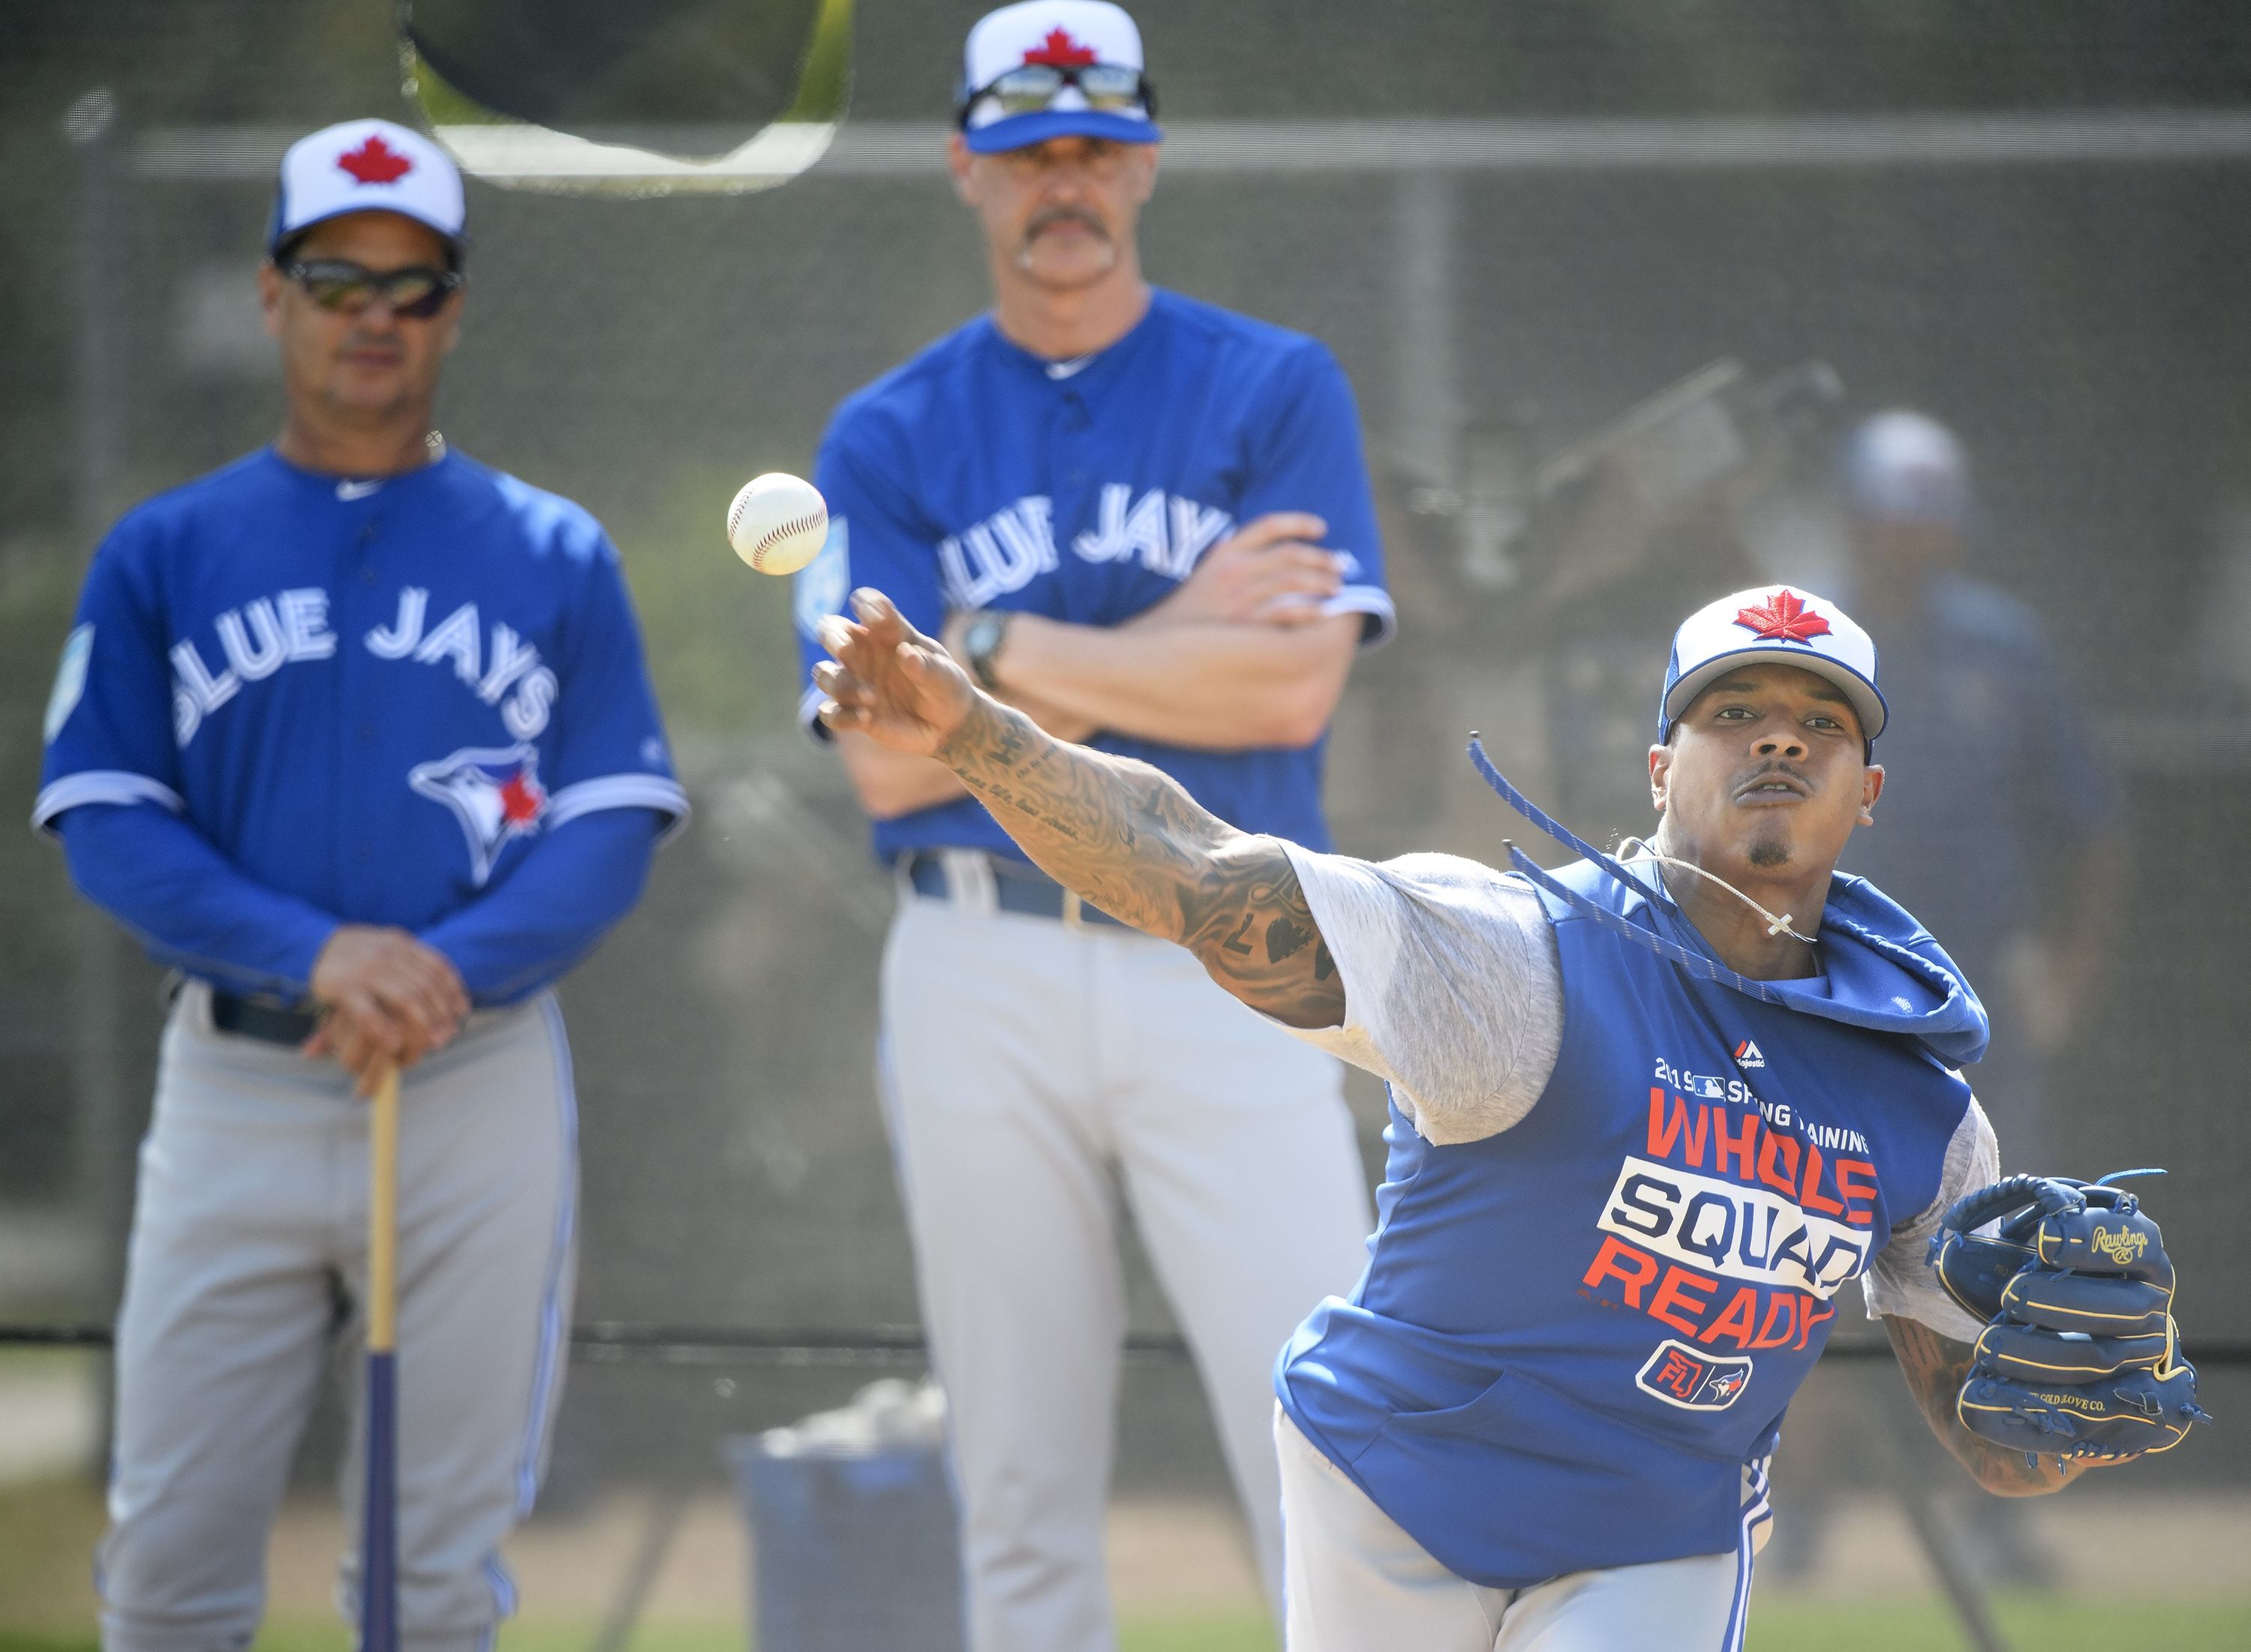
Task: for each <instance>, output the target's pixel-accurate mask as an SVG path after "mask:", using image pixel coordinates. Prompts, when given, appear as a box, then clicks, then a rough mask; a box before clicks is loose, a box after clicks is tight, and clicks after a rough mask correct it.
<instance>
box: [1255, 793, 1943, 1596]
mask: <svg viewBox="0 0 2251 1652" xmlns="http://www.w3.org/2000/svg"><path fill="white" fill-rule="evenodd" d="M1474 755H1476V756H1477V757H1478V758H1479V764H1480V767H1481V768H1485V769H1486V771H1487V778H1488V779H1489V780H1491V781H1493V783H1494V784H1495V787H1496V789H1497V790H1500V791H1501V793H1502V795H1503V796H1504V797H1505V798H1508V799H1509V800H1510V801H1511V802H1512V804H1513V805H1516V806H1518V807H1520V809H1521V810H1522V811H1523V812H1526V813H1527V815H1528V816H1529V817H1531V818H1532V819H1534V821H1535V823H1536V824H1539V825H1540V826H1541V828H1542V829H1543V830H1548V831H1549V832H1551V833H1553V834H1554V835H1556V836H1558V837H1559V838H1561V839H1562V840H1564V841H1567V842H1569V843H1571V844H1573V845H1574V846H1575V847H1578V848H1580V849H1581V850H1582V851H1583V853H1584V854H1586V855H1587V856H1588V857H1589V858H1588V859H1586V860H1583V861H1581V862H1579V863H1578V864H1576V865H1574V866H1572V867H1568V868H1566V869H1565V870H1564V871H1562V872H1561V873H1559V874H1553V875H1551V874H1548V873H1545V872H1543V871H1541V869H1540V868H1539V867H1537V866H1535V865H1534V863H1533V862H1531V861H1529V860H1528V859H1527V858H1525V857H1524V856H1523V855H1522V854H1520V853H1518V852H1516V851H1515V850H1514V848H1513V846H1511V847H1512V858H1513V861H1514V863H1515V865H1516V867H1517V869H1518V870H1519V871H1520V873H1522V874H1524V875H1526V876H1527V877H1528V878H1530V879H1531V880H1532V881H1534V884H1535V886H1536V887H1537V888H1539V890H1540V894H1541V899H1542V901H1543V902H1544V903H1545V905H1546V909H1547V916H1548V920H1549V922H1550V923H1551V924H1552V926H1553V928H1554V931H1555V945H1556V951H1557V954H1558V957H1559V958H1560V961H1561V964H1562V985H1563V1002H1564V1018H1563V1035H1562V1047H1561V1050H1560V1052H1559V1054H1558V1056H1557V1059H1556V1063H1555V1072H1554V1074H1553V1075H1552V1076H1551V1077H1550V1078H1549V1080H1548V1086H1547V1088H1546V1089H1545V1090H1544V1091H1543V1092H1542V1093H1541V1096H1540V1098H1539V1100H1538V1101H1537V1102H1535V1103H1534V1106H1533V1109H1532V1110H1531V1111H1530V1112H1529V1113H1528V1114H1527V1115H1526V1116H1525V1117H1524V1118H1523V1119H1522V1120H1521V1121H1520V1123H1517V1124H1516V1125H1514V1126H1513V1127H1512V1128H1511V1129H1509V1130H1505V1131H1503V1132H1501V1133H1500V1135H1497V1136H1493V1137H1487V1138H1486V1139H1485V1140H1483V1141H1477V1142H1468V1143H1463V1144H1458V1145H1453V1146H1445V1147H1440V1146H1435V1145H1433V1144H1430V1143H1429V1142H1426V1141H1424V1140H1423V1138H1422V1137H1420V1136H1419V1135H1417V1134H1416V1131H1415V1129H1414V1127H1413V1124H1412V1123H1411V1122H1410V1121H1409V1116H1407V1115H1406V1114H1405V1112H1404V1111H1403V1109H1401V1108H1400V1107H1399V1105H1398V1103H1397V1101H1396V1098H1395V1100H1394V1102H1393V1106H1392V1112H1391V1121H1390V1124H1389V1129H1388V1130H1386V1132H1385V1139H1386V1142H1387V1144H1388V1145H1389V1165H1388V1168H1387V1170H1386V1172H1385V1178H1384V1184H1383V1185H1382V1188H1381V1190H1380V1191H1379V1192H1378V1195H1377V1227H1376V1232H1375V1237H1374V1238H1373V1239H1372V1240H1371V1241H1369V1252H1370V1255H1369V1261H1368V1268H1367V1271H1366V1272H1365V1273H1364V1274H1363V1275H1361V1281H1360V1283H1359V1285H1358V1287H1357V1288H1356V1289H1354V1292H1353V1295H1352V1297H1351V1299H1350V1300H1349V1301H1339V1300H1337V1299H1335V1298H1333V1297H1332V1298H1330V1299H1329V1300H1327V1301H1326V1302H1324V1303H1322V1304H1321V1305H1320V1306H1319V1308H1317V1309H1315V1310H1314V1311H1313V1315H1312V1317H1310V1318H1308V1319H1307V1320H1306V1323H1305V1324H1304V1325H1303V1326H1302V1327H1300V1328H1299V1331H1298V1333H1297V1335H1296V1336H1295V1337H1292V1339H1291V1341H1290V1343H1289V1344H1288V1345H1287V1346H1286V1347H1285V1349H1284V1350H1283V1351H1282V1355H1281V1358H1280V1361H1279V1364H1278V1369H1277V1372H1276V1386H1277V1389H1278V1393H1279V1395H1280V1398H1281V1401H1282V1405H1283V1407H1284V1408H1285V1410H1286V1411H1287V1412H1288V1414H1289V1415H1290V1417H1291V1419H1292V1421H1294V1422H1295V1423H1296V1424H1297V1426H1298V1427H1299V1429H1300V1430H1301V1431H1302V1432H1303V1433H1304V1434H1305V1435H1306V1438H1307V1439H1308V1440H1310V1441H1312V1442H1313V1444H1314V1446H1315V1447H1316V1448H1318V1449H1319V1450H1320V1451H1321V1452H1322V1454H1323V1455H1326V1457H1327V1458H1328V1459H1329V1460H1330V1461H1331V1462H1333V1463H1334V1464H1335V1465H1336V1466H1337V1467H1338V1468H1339V1469H1341V1470H1342V1471H1343V1472H1344V1473H1345V1474H1346V1475H1347V1476H1348V1477H1349V1478H1351V1479H1352V1480H1353V1481H1354V1483H1356V1484H1357V1485H1358V1486H1359V1487H1360V1488H1361V1490H1363V1491H1365V1492H1366V1493H1367V1494H1368V1496H1369V1497H1370V1498H1371V1499H1372V1500H1373V1501H1374V1502H1375V1504H1376V1506H1377V1507H1379V1508H1381V1509H1382V1510H1383V1511H1384V1512H1385V1513H1387V1514H1389V1516H1390V1517H1392V1518H1393V1519H1394V1520H1396V1521H1397V1522H1398V1523H1399V1524H1400V1525H1401V1526H1403V1527H1404V1528H1405V1529H1406V1531H1408V1532H1409V1534H1410V1535H1411V1536H1412V1537H1414V1538H1415V1539H1416V1541H1417V1542H1419V1543H1420V1544H1421V1545H1423V1547H1424V1548H1425V1549H1427V1550H1428V1551H1429V1552H1430V1553H1431V1554H1432V1555H1433V1556H1434V1557H1436V1558H1437V1559H1438V1560H1439V1561H1440V1562H1441V1563H1442V1564H1443V1565H1444V1566H1446V1567H1447V1568H1448V1569H1449V1570H1450V1571H1451V1572H1454V1573H1457V1574H1458V1575H1459V1576H1461V1577H1464V1578H1466V1579H1469V1580H1470V1581H1472V1582H1473V1583H1479V1584H1485V1585H1487V1586H1493V1587H1496V1588H1520V1587H1525V1586H1529V1585H1532V1584H1534V1583H1538V1582H1541V1581H1543V1580H1545V1579H1549V1578H1553V1577H1556V1576H1559V1575H1562V1573H1569V1572H1576V1571H1581V1570H1584V1569H1588V1568H1591V1567H1601V1566H1631V1565H1637V1564H1640V1563H1643V1562H1646V1561H1653V1560H1665V1559H1674V1558H1677V1557H1680V1556H1683V1555H1692V1554H1710V1553H1722V1552H1728V1551H1730V1550H1735V1549H1737V1548H1738V1547H1739V1546H1740V1545H1741V1544H1742V1541H1743V1540H1744V1531H1745V1525H1746V1522H1747V1520H1748V1519H1749V1518H1750V1517H1751V1516H1752V1513H1753V1510H1751V1509H1750V1508H1749V1506H1748V1499H1747V1495H1746V1492H1745V1487H1746V1485H1747V1484H1749V1483H1753V1481H1754V1480H1755V1479H1758V1478H1762V1477H1763V1476H1750V1475H1746V1473H1745V1470H1746V1469H1760V1468H1761V1467H1763V1459H1764V1458H1765V1457H1766V1456H1767V1455H1769V1454H1770V1453H1771V1451H1772V1450H1773V1448H1774V1445H1775V1441H1776V1439H1777V1435H1778V1434H1779V1432H1780V1427H1781V1423H1782V1417H1783V1411H1784V1409H1785V1408H1786V1407H1787V1406H1788V1405H1789V1402H1790V1396H1791V1395H1792V1394H1794V1393H1796V1392H1797V1386H1798V1384H1799V1383H1801V1382H1802V1381H1804V1378H1805V1375H1806V1373H1807V1372H1809V1371H1810V1370H1811V1368H1812V1365H1813V1363H1814V1361H1815V1360H1816V1359H1817V1358H1819V1357H1820V1353H1821V1350H1822V1348H1823V1346H1824V1345H1825V1343H1826V1341H1827V1339H1828V1335H1829V1330H1830V1326H1831V1324H1832V1321H1833V1319H1834V1316H1835V1314H1836V1311H1837V1307H1836V1302H1835V1300H1834V1299H1835V1296H1836V1293H1837V1291H1838V1289H1839V1288H1840V1287H1841V1286H1843V1285H1844V1284H1845V1283H1846V1282H1847V1281H1849V1280H1851V1279H1853V1278H1855V1277H1857V1276H1858V1275H1860V1274H1861V1273H1863V1272H1865V1271H1866V1269H1867V1265H1868V1263H1869V1261H1871V1260H1872V1259H1873V1258H1874V1256H1875V1255H1876V1254H1877V1253H1878V1252H1879V1251H1880V1250H1881V1249H1882V1248H1883V1247H1884V1246H1885V1244H1886V1243H1887V1241H1889V1239H1890V1237H1891V1231H1892V1227H1893V1224H1894V1222H1895V1221H1899V1220H1908V1219H1911V1218H1912V1217H1914V1216H1915V1215H1916V1214H1918V1213H1921V1212H1922V1210H1924V1209H1926V1208H1927V1207H1928V1206H1929V1205H1930V1204H1931V1202H1932V1201H1933V1200H1934V1199H1936V1197H1937V1192H1938V1187H1939V1181H1940V1176H1941V1172H1942V1166H1943V1161H1944V1158H1945V1152H1946V1147H1947V1144H1948V1143H1949V1141H1950V1139H1951V1138H1952V1137H1953V1135H1954V1132H1955V1130H1956V1128H1957V1126H1958V1125H1959V1124H1960V1123H1961V1122H1962V1118H1963V1116H1964V1112H1965V1111H1966V1109H1968V1107H1969V1104H1970V1089H1969V1087H1968V1086H1967V1085H1966V1084H1965V1083H1964V1082H1963V1080H1962V1079H1961V1077H1960V1075H1958V1074H1957V1073H1954V1072H1952V1071H1950V1070H1949V1069H1950V1066H1951V1065H1952V1064H1954V1063H1957V1062H1962V1061H1974V1060H1975V1059H1977V1055H1978V1054H1982V1053H1983V1048H1984V1031H1985V1020H1984V1012H1983V1010H1982V1009H1981V1008H1979V1006H1978V1005H1977V1000H1976V999H1975V998H1974V997H1973V996H1972V995H1971V994H1970V992H1969V990H1968V988H1967V986H1966V985H1965V984H1964V983H1963V981H1962V980H1961V978H1960V975H1959V972H1958V971H1956V970H1955V968H1954V966H1953V964H1952V963H1951V962H1950V960H1949V959H1948V958H1947V957H1946V955H1945V954H1944V952H1943V951H1942V950H1940V949H1939V948H1938V946H1937V944H1936V943H1935V942H1934V941H1932V940H1931V938H1930V937H1929V935H1928V934H1926V933H1924V932H1923V931H1922V929H1921V928H1920V926H1919V925H1917V924H1916V923H1915V920H1914V919H1913V918H1912V917H1910V916H1908V914H1907V913H1906V912H1904V911H1903V910H1901V909H1900V908H1899V907H1898V906H1896V905H1894V903H1893V902H1890V901H1889V900H1887V898H1886V897H1884V896H1883V895H1881V894H1880V892H1878V891H1877V890H1876V889H1874V888H1873V886H1870V885H1868V884H1867V883H1865V882H1863V881H1860V880H1859V879H1855V878H1850V877H1843V876H1839V877H1838V878H1837V879H1835V880H1834V881H1833V882H1832V887H1831V891H1830V896H1829V901H1828V904H1827V908H1826V909H1825V913H1824V915H1823V920H1822V927H1821V930H1820V936H1819V938H1820V942H1821V955H1822V962H1823V966H1824V973H1823V974H1822V975H1821V976H1818V977H1815V978H1808V979H1805V980H1800V981H1787V982H1784V981H1774V982H1753V981H1749V980H1746V979H1745V978H1742V977H1739V976H1735V975H1734V974H1733V973H1732V972H1731V971H1728V970H1727V969H1726V967H1725V966H1724V965H1722V964H1720V963H1719V961H1718V959H1717V958H1716V957H1714V956H1713V955H1712V954H1711V952H1710V950H1709V948H1708V947H1707V945H1706V944H1705V943H1704V941H1703V939H1702V937H1700V935H1699V934H1697V932H1696V930H1695V929H1694V927H1693V925H1692V924H1690V923H1688V921H1687V918H1686V917H1685V916H1683V915H1682V914H1681V913H1680V909H1679V908H1678V907H1677V906H1675V905H1673V902H1672V901H1671V900H1670V898H1669V897H1668V896H1667V895H1666V894H1665V893H1664V890H1663V888H1662V885H1661V884H1660V883H1659V882H1658V881H1657V880H1656V879H1655V878H1654V877H1653V875H1652V876H1651V877H1650V879H1649V881H1647V882H1644V881H1642V878H1643V874H1642V872H1641V869H1640V868H1639V867H1635V868H1631V869H1629V868H1626V867H1621V866H1620V865H1619V864H1618V863H1617V862H1616V861H1611V860H1610V859H1609V857H1607V856H1603V855H1602V854H1600V853H1599V852H1598V851H1595V850H1593V849H1591V848H1589V847H1587V846H1585V845H1583V844H1580V843H1578V841H1577V840H1576V839H1573V838H1570V837H1569V834H1568V833H1565V832H1563V830H1562V827H1560V826H1555V825H1554V823H1552V822H1550V821H1548V819H1546V817H1545V816H1542V815H1541V814H1540V813H1539V812H1538V811H1537V810H1535V809H1534V808H1533V807H1532V805H1530V804H1528V803H1526V802H1524V801H1523V800H1522V799H1521V798H1520V797H1519V796H1518V795H1517V794H1516V793H1515V792H1514V791H1513V788H1510V787H1508V786H1507V783H1506V781H1503V780H1501V779H1500V777H1499V776H1498V775H1497V774H1493V773H1492V772H1491V771H1490V766H1489V765H1487V764H1484V762H1483V754H1482V753H1481V752H1478V753H1475V754H1474Z"/></svg>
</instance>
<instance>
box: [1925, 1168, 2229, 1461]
mask: <svg viewBox="0 0 2251 1652" xmlns="http://www.w3.org/2000/svg"><path fill="white" fill-rule="evenodd" d="M2151 1173H2152V1172H2146V1171H2119V1172H2115V1173H2114V1174H2112V1175H2109V1176H2106V1177H2104V1178H2103V1179H2102V1180H2101V1181H2099V1182H2081V1181H2074V1180H2072V1179H2069V1178H2067V1177H2061V1176H2012V1177H2009V1178H2008V1179H2005V1180H2003V1181H1998V1182H1995V1183H1994V1184H1993V1185H1991V1187H1987V1188H1983V1189H1981V1190H1980V1191H1978V1192H1974V1193H1971V1194H1970V1195H1968V1196H1967V1197H1966V1198H1964V1199H1957V1201H1956V1202H1955V1204H1954V1206H1952V1208H1950V1210H1948V1212H1947V1213H1946V1215H1945V1217H1944V1219H1943V1221H1942V1223H1941V1225H1940V1227H1939V1231H1938V1232H1937V1234H1935V1235H1934V1236H1933V1237H1932V1239H1931V1241H1930V1265H1931V1266H1932V1267H1933V1268H1936V1269H1937V1271H1938V1278H1939V1282H1940V1283H1941V1284H1943V1286H1945V1288H1946V1291H1947V1294H1948V1295H1949V1296H1952V1297H1953V1298H1954V1300H1955V1301H1956V1302H1957V1303H1961V1304H1962V1306H1963V1307H1964V1309H1966V1310H1968V1311H1969V1312H1970V1313H1971V1314H1972V1315H1974V1316H1976V1317H1977V1318H1979V1319H1983V1320H1984V1321H1986V1322H1987V1324H1986V1326H1985V1329H1984V1331H1983V1332H1981V1333H1980V1334H1979V1336H1978V1337H1977V1356H1976V1358H1974V1359H1973V1360H1972V1361H1971V1363H1970V1377H1969V1380H1967V1381H1966V1382H1964V1384H1963V1385H1962V1392H1961V1393H1960V1394H1959V1395H1958V1396H1957V1398H1956V1400H1955V1409H1956V1411H1957V1414H1959V1415H1960V1416H1961V1419H1962V1421H1963V1425H1964V1427H1967V1428H1968V1429H1969V1430H1970V1433H1972V1434H1976V1435H1977V1436H1978V1437H1979V1438H1980V1439H1984V1440H1990V1441H1992V1442H1993V1443H1994V1444H1996V1445H2000V1446H2006V1447H2009V1448H2012V1449H2013V1450H2017V1451H2021V1452H2023V1453H2024V1454H2025V1455H2026V1457H2027V1458H2029V1459H2037V1458H2039V1457H2040V1456H2041V1455H2050V1456H2055V1457H2104V1458H2126V1457H2138V1456H2141V1455H2144V1453H2147V1452H2151V1451H2164V1450H2167V1449H2169V1448H2171V1447H2173V1446H2175V1445H2178V1443H2179V1442H2180V1440H2181V1437H2182V1436H2183V1435H2184V1434H2187V1433H2188V1431H2189V1429H2190V1428H2191V1427H2193V1426H2194V1425H2195V1424H2197V1423H2199V1422H2209V1421H2210V1420H2211V1418H2210V1416H2209V1415H2208V1414H2206V1412H2205V1411H2204V1409H2203V1407H2200V1406H2199V1405H2198V1404H2197V1403H2196V1367H2195V1366H2193V1365H2190V1364H2189V1363H2188V1362H2187V1361H2185V1360H2184V1359H2182V1358H2180V1357H2179V1340H2180V1333H2179V1328H2178V1326H2176V1325H2175V1324H2174V1323H2173V1317H2172V1298H2173V1264H2172V1259H2171V1257H2169V1256H2167V1255H2165V1248H2164V1240H2163V1238H2162V1237H2161V1236H2160V1235H2159V1234H2158V1232H2157V1224H2156V1223H2155V1222H2153V1221H2151V1220H2150V1219H2149V1218H2148V1217H2147V1216H2144V1214H2142V1209H2141V1204H2140V1201H2139V1200H2137V1199H2136V1198H2135V1197H2134V1195H2133V1194H2131V1193H2128V1192H2121V1191H2120V1190H2119V1189H2117V1188H2116V1187H2112V1186H2110V1185H2109V1183H2111V1182H2113V1181H2116V1180H2118V1179H2120V1178H2122V1177H2125V1176H2138V1175H2148V1174H2151ZM1993 1222H1998V1224H1999V1226H1998V1229H1997V1230H1996V1231H1995V1232H1994V1233H1991V1234H1980V1233H1978V1232H1977V1231H1976V1230H1977V1229H1978V1228H1980V1227H1985V1226H1986V1225H1987V1224H1989V1223H1993Z"/></svg>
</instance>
